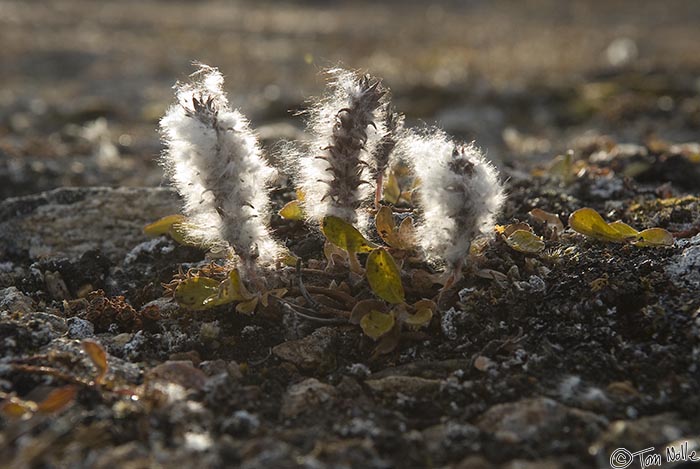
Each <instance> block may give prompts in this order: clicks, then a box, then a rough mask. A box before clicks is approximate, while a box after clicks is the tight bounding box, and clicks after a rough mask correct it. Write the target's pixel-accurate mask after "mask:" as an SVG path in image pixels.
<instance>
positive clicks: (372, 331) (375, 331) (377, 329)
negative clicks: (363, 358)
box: [360, 310, 394, 340]
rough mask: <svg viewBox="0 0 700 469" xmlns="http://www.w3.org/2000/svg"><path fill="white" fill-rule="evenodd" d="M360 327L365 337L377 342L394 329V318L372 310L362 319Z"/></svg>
mask: <svg viewBox="0 0 700 469" xmlns="http://www.w3.org/2000/svg"><path fill="white" fill-rule="evenodd" d="M360 327H361V328H362V332H364V333H365V335H366V336H368V337H371V338H372V339H374V340H378V339H379V338H380V337H382V336H383V335H385V334H386V333H387V332H389V331H390V330H391V329H392V328H393V327H394V316H393V315H392V314H387V313H380V312H379V311H375V310H372V311H370V312H369V314H366V315H364V316H363V317H362V319H361V320H360Z"/></svg>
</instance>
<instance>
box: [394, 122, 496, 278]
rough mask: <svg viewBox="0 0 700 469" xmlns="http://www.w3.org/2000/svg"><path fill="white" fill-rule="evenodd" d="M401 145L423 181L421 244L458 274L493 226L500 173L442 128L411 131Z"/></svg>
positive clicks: (470, 146)
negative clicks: (479, 238) (475, 243)
mask: <svg viewBox="0 0 700 469" xmlns="http://www.w3.org/2000/svg"><path fill="white" fill-rule="evenodd" d="M400 147H401V148H400V152H401V153H402V154H403V155H405V156H406V157H407V159H408V161H409V163H410V165H411V167H412V169H413V172H414V173H415V175H416V177H417V178H418V179H419V180H420V186H419V188H418V191H417V204H418V207H419V208H420V209H421V212H422V214H421V216H420V222H419V223H418V226H417V227H416V228H417V229H416V239H417V242H418V244H419V245H420V246H421V247H422V248H423V250H424V252H425V254H426V257H427V258H428V259H429V260H431V261H433V262H437V263H442V264H446V267H447V270H448V272H450V273H453V274H455V275H457V276H458V273H459V272H460V271H461V268H462V265H463V262H464V259H465V257H466V255H467V254H468V253H469V247H470V245H471V242H472V240H473V239H474V238H475V237H476V236H477V235H479V234H488V233H490V232H491V231H492V230H493V226H494V218H495V216H496V214H497V213H498V212H499V210H500V208H501V205H502V204H503V201H504V199H505V194H504V191H503V186H502V184H501V182H500V181H499V179H498V171H497V170H496V168H495V167H494V166H493V165H492V164H491V163H490V162H488V161H487V160H486V159H485V158H484V155H483V154H482V153H481V152H480V151H479V149H477V148H476V147H475V146H474V145H473V144H468V145H463V144H458V143H455V142H454V141H453V140H452V139H450V138H449V137H448V136H447V135H446V134H445V133H444V132H442V131H441V130H431V131H427V132H424V133H422V134H421V133H416V132H407V133H406V135H405V137H404V138H403V139H402V140H401V141H400Z"/></svg>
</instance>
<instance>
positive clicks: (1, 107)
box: [0, 0, 700, 199]
mask: <svg viewBox="0 0 700 469" xmlns="http://www.w3.org/2000/svg"><path fill="white" fill-rule="evenodd" d="M699 44H700V3H699V2H697V0H666V1H663V2H659V1H656V0H633V1H632V0H630V1H624V0H606V1H604V2H603V1H584V0H571V1H567V2H564V1H560V0H528V1H522V0H504V1H487V0H471V1H470V0H464V1H459V2H458V1H442V2H437V1H432V2H425V1H407V0H401V1H383V2H382V1H378V0H375V1H372V2H364V1H352V2H350V1H348V2H342V1H331V0H328V1H321V0H317V1H300V0H299V1H221V0H201V1H185V0H181V1H174V0H120V1H98V0H54V1H48V0H0V199H1V198H6V197H11V196H17V195H22V194H29V193H34V192H38V191H41V190H47V189H51V188H54V187H58V186H75V185H111V186H117V185H160V184H163V178H162V170H161V169H160V168H159V166H158V164H157V161H156V158H157V155H158V153H159V152H160V148H161V146H160V141H159V136H158V133H157V130H156V129H157V122H158V119H159V118H160V116H161V115H162V114H163V112H164V110H165V108H166V107H167V106H168V105H169V103H170V102H171V100H172V85H173V84H174V83H175V81H176V80H182V79H185V78H186V77H187V75H188V74H189V73H190V72H191V71H193V67H192V65H191V63H192V61H194V60H198V61H201V62H204V63H207V64H209V65H213V66H217V67H219V68H220V69H221V71H222V72H223V73H224V75H225V76H226V79H227V82H226V88H227V90H228V91H229V92H230V95H231V98H232V100H233V101H234V103H235V104H236V105H237V106H239V107H240V108H241V109H242V111H243V112H244V113H245V114H247V115H248V116H249V117H250V118H251V120H252V121H253V123H254V124H255V126H257V127H258V129H259V131H260V134H261V137H262V138H263V140H264V143H265V145H266V146H267V147H268V148H274V145H275V142H276V141H278V139H280V138H297V137H299V136H300V132H301V129H302V128H303V123H302V121H301V119H300V118H298V117H296V118H295V117H293V112H294V111H298V110H300V109H303V107H304V103H305V100H306V99H308V98H309V97H311V96H314V95H318V94H319V93H321V92H322V89H323V86H324V81H323V76H322V74H321V71H322V70H323V69H324V68H326V67H329V66H337V65H341V66H345V67H349V68H357V69H361V70H364V71H369V72H371V73H372V74H374V75H377V76H380V77H383V78H384V83H385V84H386V85H387V86H389V87H390V88H391V89H392V91H393V96H394V101H395V104H396V107H397V108H398V110H399V111H401V112H403V113H405V114H406V116H407V119H408V121H409V123H412V124H416V125H439V126H442V127H443V128H445V130H447V131H448V132H450V133H452V134H454V135H456V136H458V137H460V138H462V139H465V140H472V139H475V140H476V141H477V143H478V144H479V145H480V146H481V147H483V148H484V149H485V150H486V151H487V152H488V154H489V156H490V157H491V158H493V159H495V160H497V161H499V162H500V164H501V165H506V166H516V167H517V166H519V165H520V166H523V167H526V166H528V165H530V164H532V162H538V161H543V160H546V159H551V158H552V157H553V156H554V155H556V154H557V153H558V152H562V151H565V150H566V149H567V148H570V147H571V146H574V145H577V144H581V141H582V140H585V139H588V138H597V137H599V136H610V137H611V138H613V139H615V140H616V141H620V142H636V143H639V142H643V141H645V139H649V138H660V139H666V140H670V141H674V142H684V141H691V140H692V141H697V140H698V133H700V97H699V95H700V54H699V53H698V45H699ZM290 111H291V112H290Z"/></svg>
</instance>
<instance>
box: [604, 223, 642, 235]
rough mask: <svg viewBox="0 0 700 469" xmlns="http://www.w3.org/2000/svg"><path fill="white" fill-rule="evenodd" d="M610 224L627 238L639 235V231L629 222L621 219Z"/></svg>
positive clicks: (609, 224)
mask: <svg viewBox="0 0 700 469" xmlns="http://www.w3.org/2000/svg"><path fill="white" fill-rule="evenodd" d="M608 226H609V227H610V228H612V229H614V230H615V231H617V232H618V233H620V235H622V236H624V237H626V238H634V237H636V236H639V231H637V230H635V229H634V228H632V227H631V226H629V225H628V224H627V223H625V222H622V221H620V220H617V221H614V222H612V223H608Z"/></svg>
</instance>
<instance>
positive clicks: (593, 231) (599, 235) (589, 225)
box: [569, 207, 630, 243]
mask: <svg viewBox="0 0 700 469" xmlns="http://www.w3.org/2000/svg"><path fill="white" fill-rule="evenodd" d="M569 226H570V227H571V228H572V229H573V230H575V231H577V232H579V233H581V234H583V235H586V236H589V237H591V238H595V239H599V240H602V241H612V242H616V243H620V242H624V241H627V240H629V239H630V236H629V235H628V234H624V231H625V230H626V229H625V228H624V227H622V226H619V227H618V228H615V227H611V226H610V225H609V224H608V223H606V222H605V220H603V217H601V216H600V214H599V213H598V212H596V211H595V210H593V209H592V208H587V207H586V208H581V209H578V210H576V211H575V212H574V213H572V214H571V215H570V216H569Z"/></svg>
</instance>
